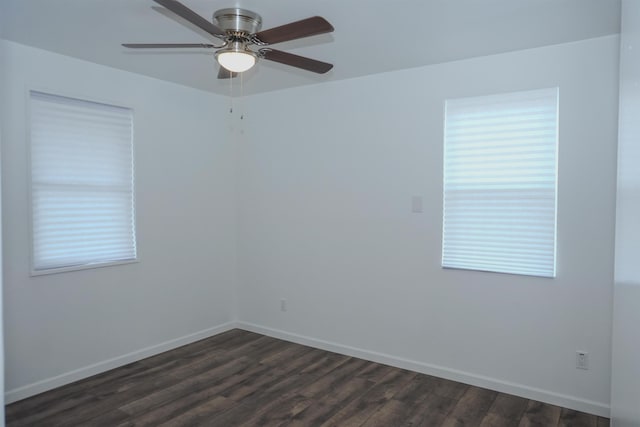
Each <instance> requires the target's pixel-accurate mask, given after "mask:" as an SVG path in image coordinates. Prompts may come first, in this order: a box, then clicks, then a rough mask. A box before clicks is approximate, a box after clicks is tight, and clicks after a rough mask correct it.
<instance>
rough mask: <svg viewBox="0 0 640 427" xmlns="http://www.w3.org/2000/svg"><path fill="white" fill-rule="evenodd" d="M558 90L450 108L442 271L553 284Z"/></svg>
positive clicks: (460, 102) (450, 103) (459, 102)
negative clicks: (535, 278)
mask: <svg viewBox="0 0 640 427" xmlns="http://www.w3.org/2000/svg"><path fill="white" fill-rule="evenodd" d="M557 151H558V89H557V88H553V89H543V90H534V91H527V92H516V93H508V94H502V95H492V96H482V97H474V98H464V99H451V100H447V101H446V103H445V137H444V215H443V216H444V224H443V244H442V246H443V249H442V266H443V267H448V268H461V269H469V270H483V271H493V272H500V273H513V274H524V275H532V276H542V277H555V274H556V188H557Z"/></svg>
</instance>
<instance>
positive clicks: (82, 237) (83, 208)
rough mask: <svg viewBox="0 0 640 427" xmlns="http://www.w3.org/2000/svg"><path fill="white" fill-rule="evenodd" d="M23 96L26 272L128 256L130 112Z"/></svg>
mask: <svg viewBox="0 0 640 427" xmlns="http://www.w3.org/2000/svg"><path fill="white" fill-rule="evenodd" d="M30 98H31V99H30V103H31V209H32V238H33V242H32V244H33V254H32V256H33V261H32V262H33V271H34V272H35V273H37V272H39V271H46V270H51V269H60V268H73V267H76V268H78V267H83V266H91V265H96V264H104V263H114V262H119V261H127V260H134V259H136V239H135V224H134V193H133V142H132V130H133V123H132V112H131V110H130V109H127V108H122V107H115V106H111V105H105V104H99V103H94V102H88V101H82V100H77V99H72V98H66V97H61V96H55V95H49V94H44V93H40V92H31V94H30Z"/></svg>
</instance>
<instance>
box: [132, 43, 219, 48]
mask: <svg viewBox="0 0 640 427" xmlns="http://www.w3.org/2000/svg"><path fill="white" fill-rule="evenodd" d="M122 46H124V47H128V48H130V49H156V48H160V49H173V48H185V47H186V48H214V47H215V46H214V45H212V44H206V43H123V44H122Z"/></svg>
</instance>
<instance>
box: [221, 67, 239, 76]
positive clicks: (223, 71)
mask: <svg viewBox="0 0 640 427" xmlns="http://www.w3.org/2000/svg"><path fill="white" fill-rule="evenodd" d="M237 75H238V73H234V72H233V71H229V70H227V69H226V68H224V67H220V69H219V70H218V78H219V79H232V78H234V77H236V76H237Z"/></svg>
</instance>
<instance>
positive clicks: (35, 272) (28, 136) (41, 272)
mask: <svg viewBox="0 0 640 427" xmlns="http://www.w3.org/2000/svg"><path fill="white" fill-rule="evenodd" d="M32 93H39V94H43V95H48V96H53V97H59V98H67V99H71V100H76V101H81V102H82V101H84V102H89V103H94V104H103V105H106V106H110V107H116V108H124V109H127V110H129V111H130V112H131V156H132V157H131V160H132V171H131V172H132V173H131V178H132V182H131V191H132V221H133V238H134V242H135V257H134V258H131V259H123V260H113V261H104V262H91V263H84V264H76V265H70V266H63V267H51V268H46V269H36V268H35V262H34V261H35V247H34V243H35V242H34V229H33V225H34V222H33V221H34V215H33V171H32V158H33V142H32V133H31V129H32V119H33V117H32V107H31V94H32ZM24 99H25V110H26V112H25V119H26V120H25V141H26V154H27V155H26V162H27V168H26V173H27V180H26V182H27V192H26V193H27V218H28V224H27V227H28V238H29V276H30V277H38V276H47V275H50V274H59V273H67V272H72V271H83V270H92V269H96V268H103V267H112V266H118V265H127V264H137V263H139V262H140V241H139V239H138V209H137V207H136V201H137V198H136V194H137V179H136V167H135V166H136V165H135V158H136V153H135V151H136V145H135V133H136V131H135V116H136V111H135V109H134V108H133V107H124V106H123V105H124V104H125V102H120V101H117V100H112V99H103V98H96V97H93V96H86V95H85V94H77V93H69V92H66V91H65V92H64V93H62V92H61V91H57V90H52V89H51V88H47V87H34V86H32V87H28V88H26V89H25V91H24Z"/></svg>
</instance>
